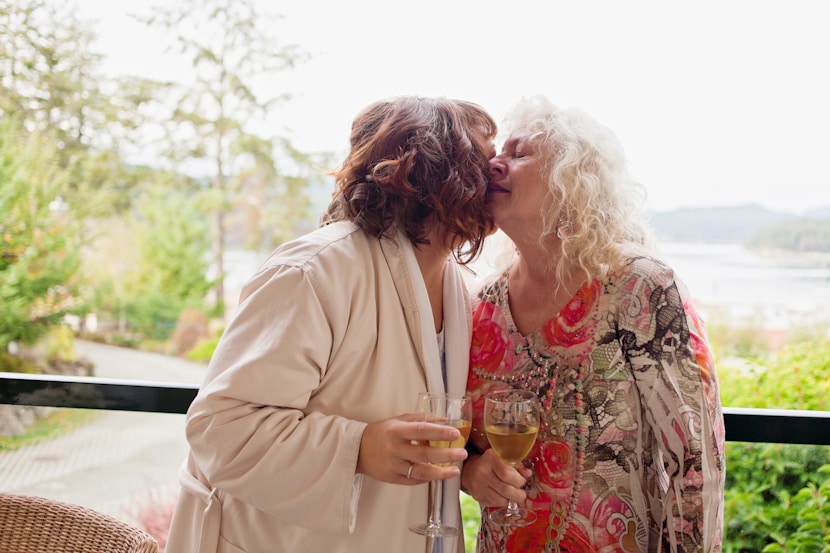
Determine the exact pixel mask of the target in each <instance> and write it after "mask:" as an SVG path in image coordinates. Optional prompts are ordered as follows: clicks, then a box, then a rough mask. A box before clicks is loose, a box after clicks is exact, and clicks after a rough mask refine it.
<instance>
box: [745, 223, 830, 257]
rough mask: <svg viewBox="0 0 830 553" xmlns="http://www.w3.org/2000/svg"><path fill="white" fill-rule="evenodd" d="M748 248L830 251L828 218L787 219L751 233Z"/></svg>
mask: <svg viewBox="0 0 830 553" xmlns="http://www.w3.org/2000/svg"><path fill="white" fill-rule="evenodd" d="M747 246H748V247H749V248H754V249H759V248H773V249H781V250H790V251H796V252H830V219H824V220H816V219H799V220H797V221H787V222H784V223H779V224H777V225H773V226H770V227H767V228H763V229H761V230H759V231H757V232H756V233H755V234H753V235H752V236H751V237H750V238H749V239H748V240H747Z"/></svg>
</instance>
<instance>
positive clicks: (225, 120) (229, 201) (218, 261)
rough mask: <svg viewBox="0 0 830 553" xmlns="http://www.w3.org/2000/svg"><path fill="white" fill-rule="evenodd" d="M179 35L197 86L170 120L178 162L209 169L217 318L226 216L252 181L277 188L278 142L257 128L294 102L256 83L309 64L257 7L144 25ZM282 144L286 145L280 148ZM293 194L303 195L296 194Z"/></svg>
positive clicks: (247, 3) (195, 7) (203, 2)
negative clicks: (282, 105)
mask: <svg viewBox="0 0 830 553" xmlns="http://www.w3.org/2000/svg"><path fill="white" fill-rule="evenodd" d="M144 21H145V22H146V23H148V24H149V25H152V26H157V27H161V28H163V29H165V30H167V31H169V32H173V33H175V38H174V44H175V45H176V47H177V48H178V50H179V51H180V52H181V53H182V54H185V55H187V56H189V57H190V59H191V61H192V66H193V72H194V74H193V79H192V82H191V83H185V84H182V85H181V87H182V88H181V92H180V95H179V97H178V100H177V102H176V107H175V110H174V115H173V117H172V118H171V121H173V122H174V123H175V126H174V127H173V128H171V132H170V141H171V145H176V147H175V148H173V149H171V152H170V156H171V159H173V160H175V161H178V162H185V161H187V162H190V163H191V164H194V165H195V164H197V163H198V162H201V163H202V165H201V166H202V167H209V169H208V170H206V171H205V173H206V174H207V178H208V179H209V180H210V188H211V190H212V192H213V194H212V196H211V197H212V203H211V211H212V217H211V218H212V225H213V242H212V254H213V265H214V269H215V271H216V274H217V275H218V277H217V281H216V286H215V288H214V296H215V302H216V306H217V311H218V312H220V313H221V312H223V311H224V294H225V292H224V285H223V273H224V263H223V256H224V252H225V247H226V241H227V237H226V234H227V225H228V222H227V216H228V214H229V213H230V212H231V211H232V210H233V209H234V208H235V207H237V206H238V205H239V204H240V202H244V197H243V196H242V195H241V193H240V192H241V190H242V188H243V185H245V184H250V182H251V178H253V177H254V175H255V178H256V179H258V180H259V179H266V180H265V182H268V181H270V182H274V180H275V179H276V176H277V172H276V169H275V164H274V162H273V157H272V156H273V150H274V147H275V141H274V139H273V138H269V137H262V136H258V135H257V134H256V133H254V132H252V131H251V129H250V127H251V124H252V122H254V121H256V120H267V119H268V115H269V112H270V110H271V109H272V108H273V107H274V106H275V105H276V104H278V103H280V102H283V101H285V100H286V99H287V96H286V95H284V94H282V95H276V96H271V97H263V96H262V95H260V94H259V93H258V92H257V90H256V84H257V79H260V78H261V77H262V75H270V76H273V75H275V74H276V73H278V72H281V71H284V70H287V69H290V68H292V67H294V65H295V64H296V63H298V62H300V61H301V60H303V59H304V58H305V55H304V54H303V53H302V52H301V51H299V50H298V49H297V48H296V47H294V46H283V45H280V44H278V43H277V41H276V40H275V39H274V29H275V28H276V25H275V24H273V23H272V21H273V18H271V17H269V16H268V15H267V14H263V13H260V12H259V11H258V10H257V9H256V6H255V3H254V2H253V1H252V0H187V1H185V2H177V3H171V4H168V5H167V6H166V7H161V8H158V9H157V11H156V12H155V14H154V15H153V16H151V17H149V18H146V19H145V20H144ZM280 144H281V143H280ZM290 188H291V190H290V192H291V193H292V194H297V193H299V190H297V187H294V186H292V187H290Z"/></svg>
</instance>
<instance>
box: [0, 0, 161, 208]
mask: <svg viewBox="0 0 830 553" xmlns="http://www.w3.org/2000/svg"><path fill="white" fill-rule="evenodd" d="M76 11H77V10H75V7H74V5H73V4H72V3H71V2H69V3H67V2H58V1H56V0H52V1H49V0H0V115H4V116H11V115H13V116H15V117H16V118H18V120H19V121H20V123H21V125H22V126H23V128H24V129H26V130H27V131H29V132H36V133H40V134H41V135H42V136H51V137H52V139H53V140H54V154H55V157H56V159H57V160H58V163H59V165H60V166H61V167H65V168H69V169H70V171H71V172H70V174H69V177H70V178H69V181H68V186H67V189H66V190H65V191H64V196H65V197H66V198H67V200H68V201H70V202H71V203H73V205H74V206H75V208H76V209H78V210H82V211H83V212H84V213H88V214H90V215H101V214H106V215H109V214H110V212H111V211H112V210H113V209H121V210H123V209H126V207H127V206H128V204H129V190H127V188H129V187H133V186H136V185H138V184H140V183H136V182H134V181H131V180H129V179H128V178H125V177H126V174H125V173H124V171H123V169H124V163H123V156H122V155H121V149H122V148H124V147H126V146H129V145H130V144H132V143H134V142H135V141H137V140H138V141H140V140H141V138H142V133H139V132H135V131H136V129H137V128H138V127H140V126H141V125H144V124H146V123H147V122H148V121H150V120H151V119H150V118H151V117H152V116H153V115H154V114H156V115H157V113H158V107H157V102H160V101H162V100H163V98H164V97H163V94H164V92H165V91H166V85H164V84H162V83H155V82H153V81H150V80H146V79H139V78H128V77H124V78H121V79H118V80H112V79H108V78H105V77H104V75H103V74H102V73H101V70H100V64H101V61H102V59H103V56H102V55H101V54H99V53H97V52H95V51H94V49H93V47H92V45H93V41H94V39H95V34H94V32H93V29H92V27H91V25H90V24H89V23H87V22H84V21H82V20H80V19H78V17H77V15H76ZM79 215H80V213H79Z"/></svg>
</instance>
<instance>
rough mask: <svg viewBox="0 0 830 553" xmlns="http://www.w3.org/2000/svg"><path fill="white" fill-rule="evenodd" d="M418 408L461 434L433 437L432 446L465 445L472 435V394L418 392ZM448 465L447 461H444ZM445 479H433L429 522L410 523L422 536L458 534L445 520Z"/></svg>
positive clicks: (428, 416)
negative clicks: (448, 438) (451, 437)
mask: <svg viewBox="0 0 830 553" xmlns="http://www.w3.org/2000/svg"><path fill="white" fill-rule="evenodd" d="M415 412H416V413H421V414H423V415H424V419H425V420H426V421H428V422H431V423H436V424H446V425H449V426H454V427H455V428H457V429H458V430H459V432H460V433H461V436H460V437H459V438H458V439H456V440H453V441H431V442H429V445H430V446H432V447H464V445H465V444H466V443H467V438H469V437H470V429H471V428H472V424H473V423H472V421H473V404H472V400H471V399H470V396H462V395H452V394H444V393H421V394H418V403H417V404H416V405H415ZM447 464H449V463H447ZM442 466H445V465H442ZM443 484H444V483H443V480H430V482H429V514H428V517H427V522H426V523H424V524H417V525H415V526H410V528H409V529H410V530H412V531H413V532H415V533H416V534H421V535H422V536H432V537H445V536H455V535H457V534H458V530H457V529H456V528H454V527H452V526H445V525H444V524H442V523H441V496H442V493H441V492H442V489H443Z"/></svg>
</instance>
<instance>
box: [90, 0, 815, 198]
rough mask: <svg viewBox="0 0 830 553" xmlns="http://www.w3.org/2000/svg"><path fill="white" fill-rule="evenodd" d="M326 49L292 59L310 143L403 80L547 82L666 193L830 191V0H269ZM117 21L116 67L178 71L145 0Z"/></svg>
mask: <svg viewBox="0 0 830 553" xmlns="http://www.w3.org/2000/svg"><path fill="white" fill-rule="evenodd" d="M262 2H263V5H265V6H267V7H268V9H270V10H274V11H275V12H276V13H280V14H282V15H284V16H285V17H284V19H282V20H281V23H280V27H278V28H275V29H274V32H275V34H276V36H278V37H284V41H285V42H286V43H295V44H298V45H300V46H301V47H303V48H304V49H305V50H306V51H308V52H309V53H310V54H311V56H312V57H311V60H310V61H308V62H306V63H305V64H303V65H302V66H301V67H299V68H297V69H295V70H293V71H291V72H290V73H286V74H282V75H279V76H278V79H277V82H279V83H280V84H279V86H280V87H282V88H283V89H285V90H284V91H286V92H290V93H292V94H293V95H294V99H293V100H292V101H291V103H290V104H288V106H287V109H286V110H285V112H284V113H283V114H282V116H281V117H282V121H283V122H284V123H285V124H286V126H287V127H288V128H289V129H290V132H291V138H292V140H293V142H294V144H295V146H297V147H299V148H301V149H306V150H331V151H335V152H338V153H340V154H342V153H343V152H344V148H345V143H346V139H347V136H348V132H349V126H350V124H351V120H352V118H353V117H354V116H355V115H356V114H357V112H358V111H359V110H360V109H361V108H363V107H364V106H366V105H368V104H369V103H371V102H373V101H374V100H377V99H379V98H384V97H389V96H395V95H400V94H420V95H427V96H448V97H456V98H463V99H467V100H471V101H474V102H477V103H479V104H481V105H482V106H484V107H485V108H487V109H488V110H489V111H490V112H491V113H492V114H493V115H494V117H495V118H496V119H497V120H499V119H500V118H501V117H502V116H503V115H504V113H505V112H506V111H507V110H508V109H509V108H510V106H511V105H512V104H513V103H515V101H516V100H518V99H519V98H520V97H522V96H525V95H531V94H538V93H541V94H545V95H546V96H548V97H549V98H551V100H553V101H554V102H555V103H558V104H560V105H563V106H576V107H579V108H581V109H583V110H585V111H587V112H589V113H591V114H592V115H594V116H595V117H596V118H597V119H599V120H600V121H601V122H603V123H605V124H606V125H607V126H609V127H610V128H612V129H613V130H614V131H615V132H616V133H617V135H618V136H619V138H620V140H621V141H622V143H623V144H624V146H625V147H626V151H627V153H628V157H629V159H630V161H631V165H632V173H633V175H634V176H635V178H637V179H638V180H639V181H640V182H642V183H643V184H644V185H645V187H646V189H647V191H648V198H649V207H650V208H651V209H654V210H658V211H663V210H668V209H674V208H678V207H687V206H711V205H736V204H742V203H759V204H761V205H763V206H765V207H767V208H770V209H775V210H781V211H789V212H793V213H801V212H803V211H805V210H807V209H810V208H813V207H817V206H827V205H830V29H829V28H828V16H827V15H826V14H825V12H826V11H828V8H826V7H825V6H826V5H827V4H826V2H825V1H823V0H815V1H801V0H788V1H786V2H785V1H783V0H782V1H779V2H766V1H750V0H741V1H730V0H703V1H701V0H696V1H695V2H685V3H681V2H670V1H659V2H658V1H656V0H655V1H648V2H647V1H643V0H625V1H606V2H584V1H583V2H578V1H567V2H566V1H560V0H538V1H531V0H512V1H511V0H502V1H500V2H494V1H491V0H418V1H410V2H396V1H393V0H385V1H382V0H349V1H341V0H291V1H287V0H280V1H271V0H262ZM79 4H80V6H81V8H82V16H83V17H84V18H93V19H97V20H98V21H100V23H101V24H100V25H99V27H98V28H97V33H98V35H99V37H100V42H99V45H100V49H101V50H102V51H103V52H104V53H105V54H107V56H108V61H107V65H106V67H107V68H108V70H109V71H110V72H121V73H129V74H143V75H145V76H149V77H155V78H167V79H171V78H176V77H177V76H178V75H180V74H182V67H181V65H180V64H181V61H177V60H176V59H174V58H173V57H172V56H171V55H170V54H164V53H163V50H162V48H161V46H160V44H159V40H158V38H157V37H156V36H152V35H150V33H149V32H148V31H147V30H145V29H144V28H143V27H141V25H140V24H138V23H135V22H133V21H132V20H131V19H129V18H128V17H127V15H126V14H127V13H131V12H133V13H134V12H138V11H141V10H142V9H144V7H145V6H148V5H150V4H151V3H150V2H146V1H145V0H130V1H125V0H79Z"/></svg>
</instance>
